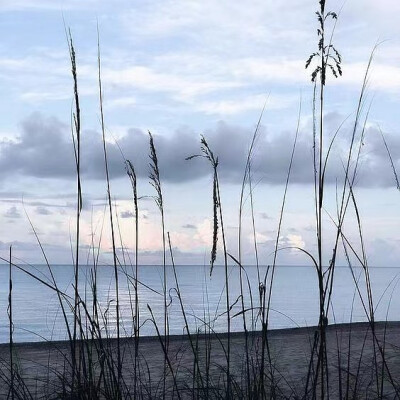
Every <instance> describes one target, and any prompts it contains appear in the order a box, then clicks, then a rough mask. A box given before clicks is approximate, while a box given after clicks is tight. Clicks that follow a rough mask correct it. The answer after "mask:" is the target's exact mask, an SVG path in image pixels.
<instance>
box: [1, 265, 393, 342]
mask: <svg viewBox="0 0 400 400" xmlns="http://www.w3.org/2000/svg"><path fill="white" fill-rule="evenodd" d="M25 268H26V269H27V270H28V271H30V272H31V273H33V274H35V275H36V276H39V277H40V278H41V279H42V280H44V281H46V282H50V280H49V276H50V274H49V271H48V268H47V267H46V266H35V267H25ZM52 271H53V274H54V276H55V279H56V281H57V285H58V287H59V289H60V290H63V291H65V292H66V293H67V294H69V295H70V296H73V287H72V279H73V266H71V265H56V266H52ZM229 271H230V278H229V290H230V302H231V304H234V303H235V302H236V301H237V300H238V296H239V293H240V285H239V282H240V281H239V271H238V268H237V267H230V268H229ZM127 272H128V273H129V274H133V271H132V269H131V268H130V267H127ZM176 272H177V275H178V280H179V285H180V289H181V294H182V299H183V302H184V306H185V310H186V313H187V317H188V320H189V324H190V327H191V329H192V330H193V331H195V330H196V329H204V321H207V323H208V324H210V325H211V326H212V328H213V329H214V330H216V331H218V332H223V331H226V314H224V310H225V291H224V290H225V288H224V282H225V278H224V268H223V267H221V266H216V267H214V271H213V274H212V277H210V274H209V267H208V266H205V267H203V266H177V267H176ZM246 272H247V275H248V279H249V284H250V287H251V288H252V294H253V305H254V306H255V307H256V306H257V305H258V304H259V303H258V280H257V269H256V267H255V266H249V267H246ZM90 273H91V267H81V268H80V283H79V291H80V293H81V296H82V297H85V296H86V301H87V302H88V304H90V302H91V291H90V285H89V283H88V282H89V279H88V277H89V276H90ZM264 273H265V268H264V269H263V268H262V269H261V274H262V275H263V274H264ZM355 273H356V275H357V276H358V275H360V274H361V278H360V281H359V282H360V283H359V284H360V288H361V292H362V295H363V296H364V298H365V299H366V297H365V284H364V278H363V274H362V271H361V269H355ZM12 274H13V292H12V293H13V296H12V304H13V322H14V340H15V341H16V342H28V341H29V342H31V341H43V340H62V339H66V337H67V336H66V328H65V323H64V321H63V319H62V316H61V309H60V306H59V302H58V298H57V295H56V294H55V293H54V291H52V289H50V288H48V287H46V286H45V285H43V283H40V282H38V281H37V280H35V279H34V278H32V277H31V276H29V275H27V274H26V273H24V272H22V271H18V270H17V269H16V268H13V270H12ZM335 274H336V275H335V283H334V290H333V297H332V305H333V307H332V311H331V314H330V316H329V321H330V322H333V321H336V322H350V321H366V316H365V312H364V310H363V307H362V303H361V300H360V297H359V294H357V293H356V292H355V284H354V280H353V278H352V275H351V273H350V270H349V269H348V268H345V267H338V268H337V269H336V273H335ZM399 274H400V270H399V269H396V268H370V276H371V281H372V287H373V295H374V303H375V308H376V320H385V319H388V320H400V296H399V289H400V285H398V281H399V277H400V275H399ZM167 275H168V278H167V280H168V288H169V294H170V299H171V305H170V306H169V309H168V310H169V311H168V312H169V318H170V333H171V334H182V333H183V332H184V331H183V326H184V320H183V317H182V312H181V308H180V304H179V301H178V298H177V296H176V292H175V291H174V289H173V288H174V287H176V285H175V281H174V277H173V270H172V268H171V267H167ZM8 276H9V270H8V266H6V265H0V342H6V341H8V334H9V324H8V316H7V306H8ZM97 278H98V284H97V287H98V300H99V304H100V308H101V310H102V313H103V316H104V318H105V319H107V327H108V333H109V334H110V335H115V333H116V332H115V327H116V324H115V321H116V315H115V314H116V313H115V288H114V270H113V268H112V267H109V266H99V267H98V276H97ZM274 279H275V281H274V289H273V295H272V304H271V314H270V326H271V328H272V329H277V328H289V327H295V326H311V325H315V324H317V321H318V285H317V276H316V272H315V269H314V268H312V267H304V266H296V267H292V266H291V267H289V266H278V267H277V268H276V273H275V278H274ZM139 280H140V282H141V284H140V285H139V301H140V314H141V322H142V323H143V326H142V328H141V335H154V334H155V329H154V324H153V323H152V322H151V321H150V320H149V317H150V314H149V310H148V305H149V306H150V307H151V309H152V311H153V313H154V316H155V320H156V322H157V325H158V326H159V328H160V331H161V332H162V331H163V296H162V294H161V293H162V267H160V266H140V267H139ZM149 288H152V289H153V290H150V289H149ZM129 289H131V290H129ZM245 297H246V307H249V308H250V306H251V302H250V296H249V289H248V287H247V283H246V295H245ZM119 298H120V310H121V317H122V325H121V327H122V331H123V333H124V335H127V336H129V335H131V334H132V331H133V323H132V311H131V309H132V308H131V305H132V304H133V292H132V284H129V285H128V282H127V278H126V276H124V274H121V275H120V290H119ZM131 299H132V300H131ZM239 303H240V301H237V303H236V304H235V305H234V306H233V310H232V315H234V314H235V313H236V312H238V311H240V309H241V307H240V304H239ZM247 316H248V321H249V323H250V321H251V320H252V316H251V312H250V311H249V312H248V313H247ZM70 317H71V313H69V318H70ZM254 319H255V318H253V321H254ZM257 327H258V328H259V326H256V328H257ZM103 329H105V328H103ZM232 329H233V330H235V331H240V330H243V321H242V316H240V315H239V316H236V317H235V318H233V320H232Z"/></svg>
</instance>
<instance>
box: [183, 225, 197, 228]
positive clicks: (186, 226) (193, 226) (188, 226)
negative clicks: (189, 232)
mask: <svg viewBox="0 0 400 400" xmlns="http://www.w3.org/2000/svg"><path fill="white" fill-rule="evenodd" d="M182 228H184V229H196V225H193V224H185V225H182Z"/></svg>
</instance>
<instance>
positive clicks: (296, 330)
mask: <svg viewBox="0 0 400 400" xmlns="http://www.w3.org/2000/svg"><path fill="white" fill-rule="evenodd" d="M385 325H386V327H387V329H391V328H396V327H397V328H399V329H400V320H399V321H375V322H374V326H375V327H376V328H382V327H384V326H385ZM368 326H370V322H343V323H338V324H330V325H328V326H327V327H326V329H327V332H328V331H332V330H335V329H339V330H340V331H344V330H348V329H350V328H352V329H354V328H355V329H361V328H366V327H368ZM317 328H318V326H317V325H314V326H300V327H292V328H278V329H269V330H268V336H269V337H273V336H285V335H293V334H304V333H314V331H315V330H316V329H317ZM261 333H262V332H261V330H257V331H248V335H249V336H253V337H258V336H260V335H261ZM191 335H192V337H197V338H199V339H204V338H206V337H207V336H209V335H211V336H212V337H216V338H220V339H226V338H227V337H228V332H212V333H210V334H207V333H198V334H196V333H191ZM244 336H245V332H244V331H235V332H231V333H230V337H231V338H232V339H233V338H240V337H244ZM160 338H164V336H163V335H160V337H159V336H157V335H149V336H140V337H139V341H140V342H151V341H159V340H160ZM168 338H169V341H182V340H186V339H188V334H180V335H169V336H168ZM134 339H135V337H134V336H121V337H120V342H130V341H132V340H134ZM93 340H94V341H99V340H100V339H93ZM102 340H104V341H107V342H113V341H116V340H117V338H116V337H112V338H103V339H102ZM80 341H81V340H80V339H77V342H80ZM83 341H92V339H90V338H89V339H85V340H83ZM69 342H70V341H69V339H65V340H42V341H31V342H13V346H14V347H20V348H23V347H25V346H46V345H53V346H55V345H65V344H68V343H69ZM9 345H10V344H9V342H3V343H0V355H1V350H3V348H5V347H8V346H9Z"/></svg>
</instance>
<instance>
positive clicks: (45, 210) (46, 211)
mask: <svg viewBox="0 0 400 400" xmlns="http://www.w3.org/2000/svg"><path fill="white" fill-rule="evenodd" d="M36 214H39V215H51V214H52V212H51V211H50V210H49V209H48V208H46V207H43V206H39V207H36Z"/></svg>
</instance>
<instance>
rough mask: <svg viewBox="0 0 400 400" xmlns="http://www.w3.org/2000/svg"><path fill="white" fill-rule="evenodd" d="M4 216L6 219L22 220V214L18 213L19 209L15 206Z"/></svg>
mask: <svg viewBox="0 0 400 400" xmlns="http://www.w3.org/2000/svg"><path fill="white" fill-rule="evenodd" d="M3 216H4V217H6V218H12V219H15V218H21V214H20V212H19V211H18V209H17V207H15V206H13V207H10V208H9V209H8V210H7V211H6V212H5V213H4V214H3Z"/></svg>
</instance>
